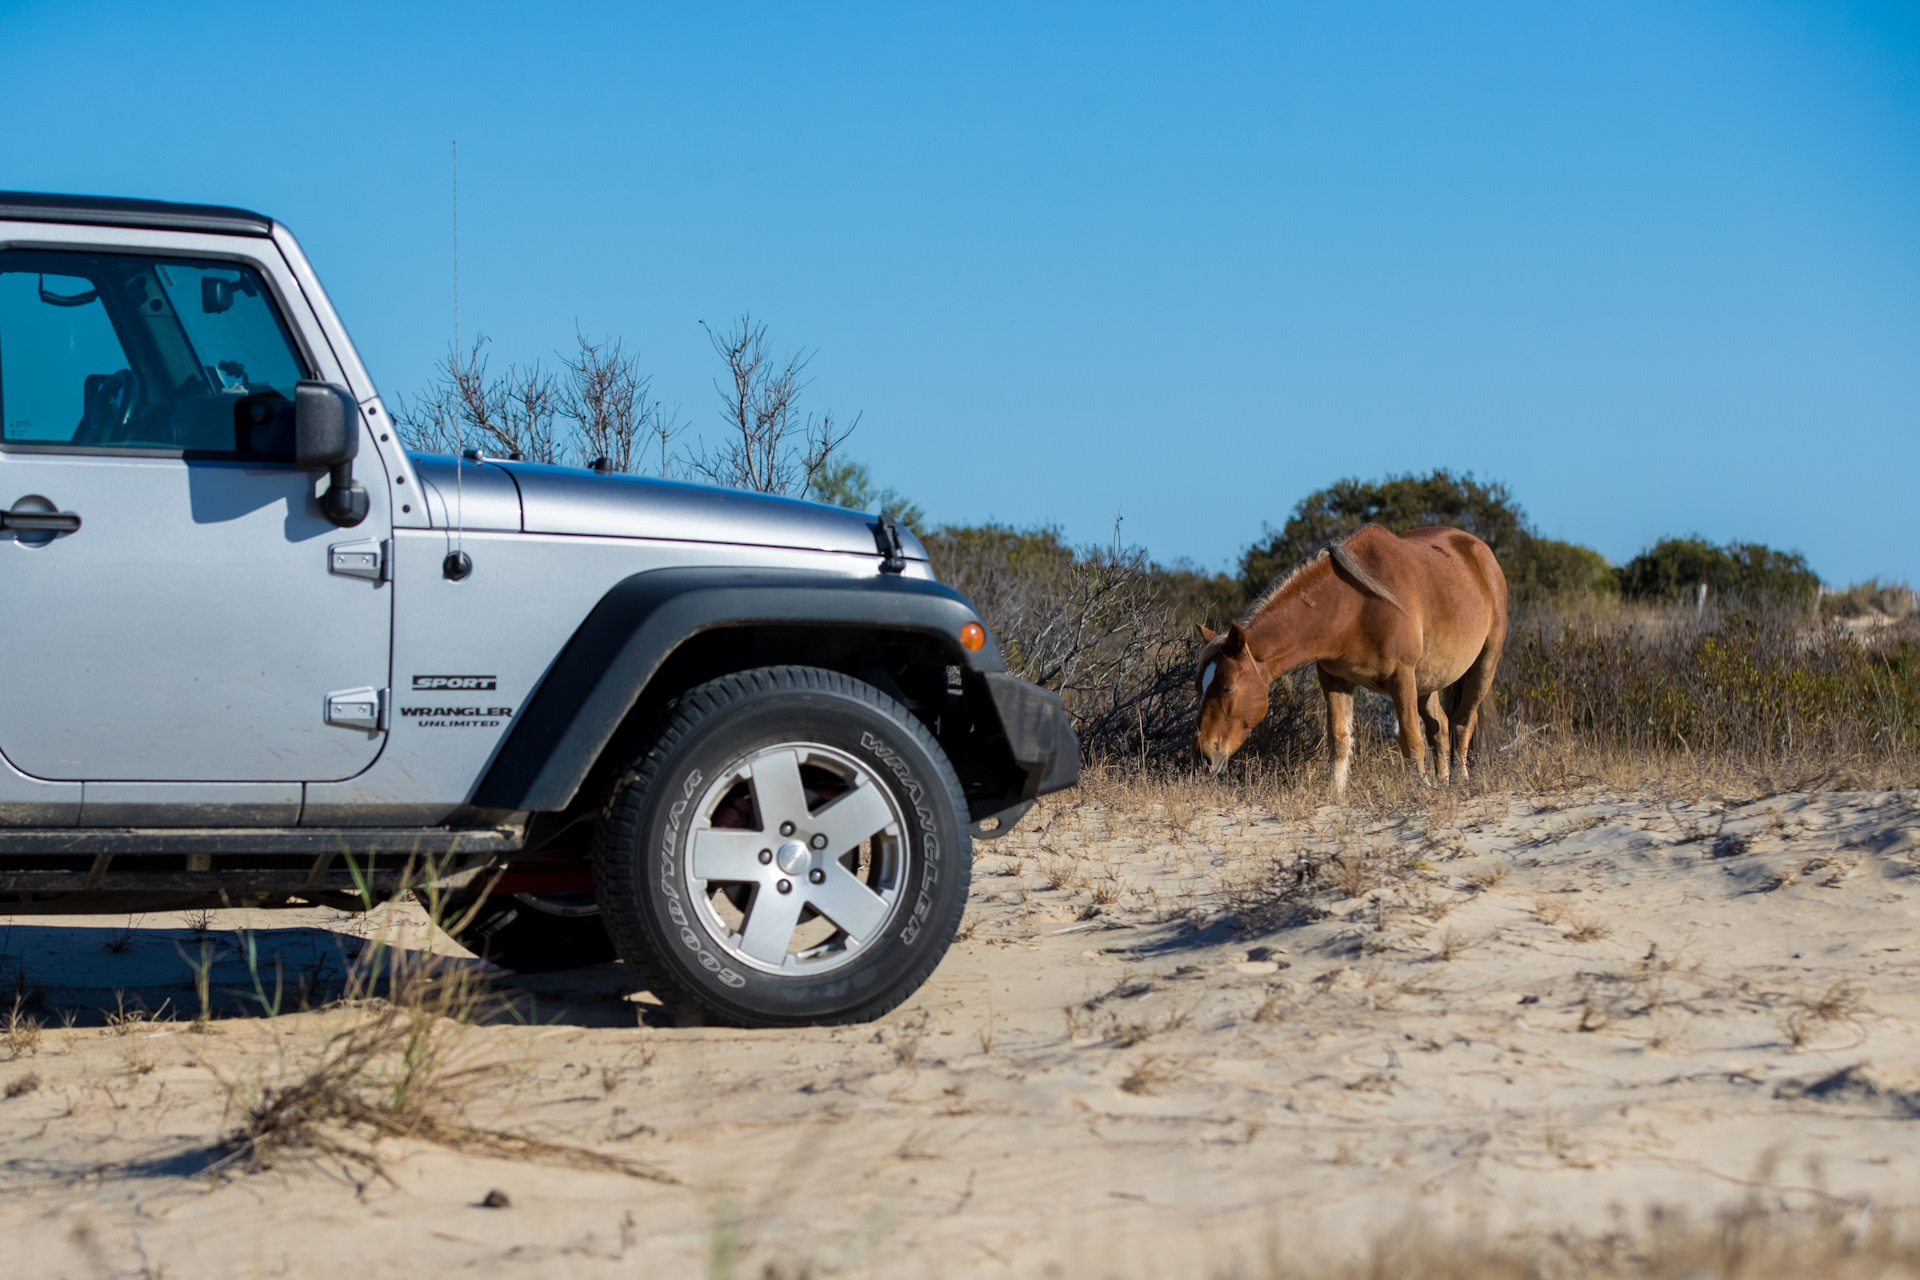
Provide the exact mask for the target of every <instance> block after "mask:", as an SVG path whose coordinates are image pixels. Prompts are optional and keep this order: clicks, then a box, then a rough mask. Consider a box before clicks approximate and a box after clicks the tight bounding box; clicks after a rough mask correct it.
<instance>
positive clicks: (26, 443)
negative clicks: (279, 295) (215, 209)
mask: <svg viewBox="0 0 1920 1280" xmlns="http://www.w3.org/2000/svg"><path fill="white" fill-rule="evenodd" d="M307 376H308V368H307V365H306V362H305V361H304V360H303V359H302V358H301V356H300V353H299V350H298V348H296V347H295V346H294V344H293V341H292V339H291V336H290V335H289V333H288V331H287V327H286V325H285V323H284V322H283V321H282V319H281V317H280V314H279V312H278V310H277V309H276V307H275V306H274V302H273V297H272V294H271V293H270V292H269V291H268V289H267V286H266V282H265V280H264V279H263V278H262V277H261V275H260V273H259V272H258V271H256V270H255V269H254V268H252V267H250V266H246V265H244V264H241V263H232V262H214V261H205V260H194V259H174V258H158V257H145V256H138V255H131V254H109V253H71V252H41V251H35V250H6V251H0V448H18V447H28V448H40V449H45V448H48V447H54V448H60V449H76V450H92V449H113V450H124V449H156V450H168V451H178V452H180V453H183V454H185V455H186V456H189V457H192V456H203V457H204V456H214V457H238V458H247V459H257V460H265V461H284V460H291V458H292V456H293V396H294V388H295V386H296V384H298V383H299V382H300V380H301V379H302V378H305V377H307Z"/></svg>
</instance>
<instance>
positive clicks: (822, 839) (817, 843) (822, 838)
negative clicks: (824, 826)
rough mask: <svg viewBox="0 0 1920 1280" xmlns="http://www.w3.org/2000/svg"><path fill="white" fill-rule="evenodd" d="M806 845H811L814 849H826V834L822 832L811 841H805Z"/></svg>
mask: <svg viewBox="0 0 1920 1280" xmlns="http://www.w3.org/2000/svg"><path fill="white" fill-rule="evenodd" d="M807 843H808V844H810V845H812V846H813V847H814V848H816V849H824V848H826V847H827V833H826V832H824V831H822V832H821V833H819V834H818V835H816V836H814V838H813V839H811V840H809V841H807Z"/></svg>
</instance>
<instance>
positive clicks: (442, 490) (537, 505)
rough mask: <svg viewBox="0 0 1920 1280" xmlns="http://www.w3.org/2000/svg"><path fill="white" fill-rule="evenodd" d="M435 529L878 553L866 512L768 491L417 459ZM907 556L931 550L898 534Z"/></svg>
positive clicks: (439, 457) (494, 462)
mask: <svg viewBox="0 0 1920 1280" xmlns="http://www.w3.org/2000/svg"><path fill="white" fill-rule="evenodd" d="M410 460H411V461H412V463H413V466H414V471H415V474H416V475H418V477H419V479H420V484H421V487H422V488H423V489H424V490H425V491H426V493H427V496H428V501H427V509H428V512H429V513H430V515H431V517H432V519H433V523H434V524H435V526H436V527H442V528H446V527H451V526H452V524H453V523H454V520H455V518H456V511H461V512H464V513H465V514H464V521H463V522H464V524H465V527H466V528H469V529H515V530H519V531H522V532H525V533H560V534H577V535H581V536H585V537H596V538H649V539H662V540H671V541H675V542H723V543H732V544H735V545H746V546H761V547H791V548H794V549H796V550H805V551H839V552H849V553H852V554H856V555H868V556H870V555H876V554H878V551H879V547H878V545H877V544H876V543H875V541H874V526H875V523H876V521H875V518H874V517H873V516H872V515H869V514H868V513H866V512H864V511H848V510H846V509H845V508H842V507H829V506H824V505H822V504H820V503H817V502H802V501H800V500H799V499H796V498H776V497H772V496H770V495H768V494H764V493H747V492H744V491H742V490H738V489H721V488H716V487H713V486H710V485H700V484H682V483H680V482H678V481H674V480H656V479H653V478H651V477H647V476H623V475H600V474H598V473H597V472H593V471H587V470H584V469H581V468H577V467H556V466H548V465H545V464H542V463H535V462H506V461H502V460H499V459H495V458H488V459H486V460H485V461H483V462H473V461H468V462H466V463H465V464H463V465H462V466H461V467H460V469H459V475H458V477H457V480H458V487H457V488H456V476H455V472H454V460H453V459H452V458H451V457H448V456H446V455H444V454H420V453H416V454H411V455H410ZM900 542H901V546H902V550H903V551H904V552H905V554H906V555H907V557H908V558H909V559H914V560H925V559H926V558H927V553H926V549H925V548H923V547H922V546H921V545H920V542H919V540H918V539H916V538H915V537H914V536H913V534H911V533H909V532H908V531H907V530H905V529H902V530H900Z"/></svg>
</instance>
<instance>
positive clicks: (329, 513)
mask: <svg viewBox="0 0 1920 1280" xmlns="http://www.w3.org/2000/svg"><path fill="white" fill-rule="evenodd" d="M359 452H360V406H359V405H357V404H355V403H354V400H353V397H352V396H351V395H350V394H348V393H347V391H346V390H345V388H342V387H336V386H334V385H333V384H332V383H330V382H312V381H302V382H301V383H300V384H299V386H297V387H295V388H294V392H293V460H294V461H295V462H297V463H298V464H299V465H301V466H303V467H309V468H319V467H325V468H326V469H327V472H328V475H329V477H330V480H329V484H328V486H327V491H326V492H325V493H323V494H321V495H320V510H321V512H322V513H323V514H324V515H325V516H326V517H327V519H328V520H329V521H331V522H332V523H334V524H336V525H339V526H340V527H341V528H343V529H350V528H352V527H353V526H354V525H357V524H359V523H360V522H361V521H362V520H365V519H366V518H367V491H366V489H365V487H364V486H362V485H361V484H360V483H359V482H358V481H356V480H355V479H354V478H353V459H354V457H355V455H357V454H358V453H359Z"/></svg>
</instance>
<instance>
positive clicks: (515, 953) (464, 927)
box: [420, 893, 617, 973]
mask: <svg viewBox="0 0 1920 1280" xmlns="http://www.w3.org/2000/svg"><path fill="white" fill-rule="evenodd" d="M420 905H421V907H422V908H423V909H425V910H426V911H427V912H428V913H429V914H433V913H434V907H433V906H432V905H429V903H428V902H426V901H425V900H424V899H423V900H422V901H421V903H420ZM438 908H439V911H438V914H439V917H440V918H439V919H438V920H436V921H435V923H436V924H438V925H439V926H440V927H441V929H442V930H444V931H445V933H446V935H447V936H448V937H450V938H452V939H453V940H454V941H455V942H457V943H459V944H460V945H461V946H463V947H465V948H466V949H467V950H469V951H471V952H473V954H475V955H477V956H479V957H480V958H481V959H483V960H488V961H491V962H492V963H494V964H497V965H499V966H500V967H501V968H503V969H512V970H513V971H514V972H516V973H550V972H552V971H554V970H556V969H583V968H585V967H586V966H588V965H593V964H605V963H606V962H608V961H609V960H613V959H615V958H616V955H617V953H616V952H615V951H614V948H613V940H612V939H611V938H609V937H608V936H607V931H606V928H605V927H604V926H603V924H602V922H601V919H602V918H601V917H600V916H599V915H598V914H594V915H564V916H563V915H552V914H549V913H547V912H545V911H542V910H540V909H539V908H538V907H537V906H534V905H532V904H529V903H527V902H525V901H522V900H521V899H520V898H518V897H516V896H515V895H513V894H510V893H496V894H490V895H489V896H488V897H487V900H486V901H485V902H483V903H481V904H480V909H479V910H477V911H474V910H473V899H471V898H461V897H448V898H445V899H442V900H441V901H440V902H439V903H438ZM469 912H472V915H471V918H468V913H469Z"/></svg>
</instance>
